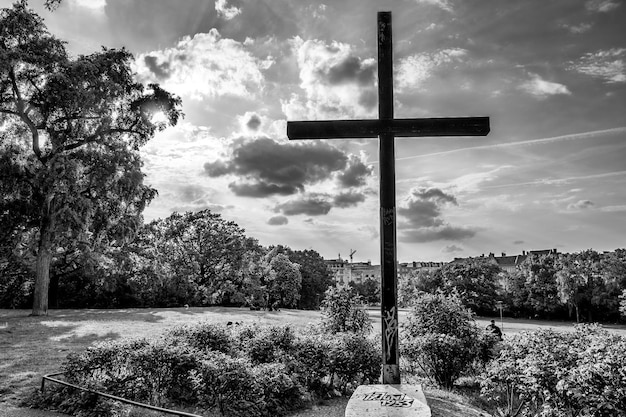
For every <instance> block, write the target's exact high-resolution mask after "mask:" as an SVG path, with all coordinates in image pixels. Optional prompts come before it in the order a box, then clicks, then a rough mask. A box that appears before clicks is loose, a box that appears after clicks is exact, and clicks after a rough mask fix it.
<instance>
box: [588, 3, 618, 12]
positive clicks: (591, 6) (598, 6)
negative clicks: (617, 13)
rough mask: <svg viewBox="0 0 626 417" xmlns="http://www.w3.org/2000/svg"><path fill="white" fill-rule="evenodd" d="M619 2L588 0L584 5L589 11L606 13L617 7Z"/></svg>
mask: <svg viewBox="0 0 626 417" xmlns="http://www.w3.org/2000/svg"><path fill="white" fill-rule="evenodd" d="M619 5H620V4H619V3H618V2H615V1H613V0H589V1H588V2H586V3H585V7H586V8H587V10H589V11H590V12H598V13H608V12H610V11H611V10H614V9H617V8H618V7H619Z"/></svg>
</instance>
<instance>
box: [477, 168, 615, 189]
mask: <svg viewBox="0 0 626 417" xmlns="http://www.w3.org/2000/svg"><path fill="white" fill-rule="evenodd" d="M619 175H626V171H615V172H606V173H604V174H594V175H584V176H581V177H567V178H554V179H547V180H537V181H529V182H518V183H514V184H501V185H486V186H483V187H482V188H505V187H519V186H523V185H550V184H559V183H564V182H568V181H576V180H590V179H596V178H607V177H616V176H619Z"/></svg>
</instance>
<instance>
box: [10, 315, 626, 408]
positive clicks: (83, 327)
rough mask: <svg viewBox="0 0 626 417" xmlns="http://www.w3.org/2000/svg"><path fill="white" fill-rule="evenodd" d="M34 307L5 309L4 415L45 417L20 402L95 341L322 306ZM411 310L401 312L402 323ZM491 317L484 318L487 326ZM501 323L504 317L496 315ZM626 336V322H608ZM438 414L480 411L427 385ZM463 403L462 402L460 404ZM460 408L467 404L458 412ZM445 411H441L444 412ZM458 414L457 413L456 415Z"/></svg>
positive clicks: (273, 320) (300, 322) (306, 319)
mask: <svg viewBox="0 0 626 417" xmlns="http://www.w3.org/2000/svg"><path fill="white" fill-rule="evenodd" d="M368 312H369V314H370V316H371V317H372V321H373V325H374V331H376V332H378V333H380V319H379V318H378V317H379V316H380V310H378V309H375V308H372V309H369V310H368ZM29 313H30V311H28V310H0V417H4V416H5V415H6V416H14V415H15V416H20V417H43V416H52V415H55V414H53V413H48V412H39V411H35V410H26V409H18V408H17V407H19V405H20V401H21V400H22V399H23V398H24V397H26V396H27V395H28V394H29V393H30V392H32V391H33V390H34V389H37V387H39V386H40V384H41V376H42V375H44V374H48V373H53V372H56V371H58V370H59V368H60V364H61V363H62V362H63V360H64V359H65V357H66V356H67V354H68V353H70V352H75V351H81V350H83V349H85V348H86V347H87V346H89V345H90V344H92V343H93V342H97V341H103V340H117V339H121V338H128V337H130V338H140V337H154V336H157V335H159V334H161V333H163V332H164V331H165V330H167V329H169V328H171V327H173V326H176V325H181V324H186V323H196V322H200V321H209V322H214V323H223V324H226V323H227V322H229V321H232V322H245V323H248V324H255V323H258V324H290V325H292V326H294V327H297V328H302V327H305V326H306V325H307V324H308V323H314V322H317V321H318V319H319V317H320V312H319V311H299V310H281V311H278V312H276V311H272V312H268V311H250V310H249V309H245V308H226V307H210V308H189V309H185V308H159V309H122V310H50V311H49V315H48V316H47V317H30V316H28V314H29ZM407 314H408V311H407V310H401V311H400V322H402V319H403V318H405V317H406V315H407ZM489 320H490V318H484V317H481V318H478V320H477V322H478V325H479V326H483V327H486V326H487V324H488V323H489ZM496 322H497V323H498V325H500V320H499V318H498V319H496ZM542 327H544V328H553V329H555V330H571V329H572V324H571V323H562V322H545V321H531V320H516V319H505V321H504V333H505V334H511V333H514V332H519V331H522V330H536V329H538V328H542ZM606 327H607V328H609V329H610V330H612V331H615V332H619V333H621V334H623V335H625V336H626V326H606ZM426 394H427V397H428V398H429V400H430V401H431V402H430V404H431V405H432V406H433V415H434V416H437V415H446V416H455V415H458V416H461V415H470V416H471V415H479V414H474V411H475V410H471V409H470V408H471V407H470V408H468V407H467V406H466V405H463V404H462V401H463V400H462V398H460V397H455V396H454V395H451V394H447V393H445V392H443V393H442V392H440V391H438V390H432V391H429V390H427V392H426ZM346 401H347V399H336V400H332V401H328V402H327V403H325V404H324V405H322V406H316V407H313V408H312V409H310V410H305V411H302V412H300V413H298V414H296V416H298V417H322V416H343V410H344V408H345V403H346ZM459 402H460V403H461V404H459ZM455 407H457V408H458V407H465V408H462V409H461V410H460V411H458V410H457V411H455ZM438 410H439V411H438ZM455 413H456V414H455Z"/></svg>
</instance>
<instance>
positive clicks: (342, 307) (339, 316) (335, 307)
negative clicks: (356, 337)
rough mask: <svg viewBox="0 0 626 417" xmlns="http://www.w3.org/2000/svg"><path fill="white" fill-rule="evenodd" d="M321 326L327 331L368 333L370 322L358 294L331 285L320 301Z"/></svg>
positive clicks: (370, 327) (370, 328) (370, 326)
mask: <svg viewBox="0 0 626 417" xmlns="http://www.w3.org/2000/svg"><path fill="white" fill-rule="evenodd" d="M322 328H323V329H324V331H325V332H327V333H340V332H355V333H364V334H368V333H369V332H370V331H371V330H372V323H371V321H370V318H369V315H368V314H367V311H365V308H364V307H363V301H362V300H361V297H360V296H358V295H356V294H354V293H353V292H352V291H350V290H349V289H347V288H334V287H331V288H329V289H328V290H326V294H325V297H324V301H323V302H322Z"/></svg>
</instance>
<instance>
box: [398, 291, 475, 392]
mask: <svg viewBox="0 0 626 417" xmlns="http://www.w3.org/2000/svg"><path fill="white" fill-rule="evenodd" d="M402 335H403V342H402V344H401V347H402V355H403V356H405V357H406V358H407V359H408V360H409V362H411V363H412V364H414V365H415V366H417V367H418V368H419V369H421V370H422V372H423V373H424V374H425V375H426V376H427V377H429V378H430V379H431V380H432V381H433V382H435V383H436V384H438V385H440V386H443V387H446V388H452V385H453V384H454V381H455V380H456V379H457V378H458V377H459V376H460V375H461V374H462V373H463V372H464V371H465V370H466V369H467V368H468V367H469V366H470V365H471V364H472V362H473V361H474V360H475V359H477V358H478V357H479V353H480V345H481V332H480V330H479V329H478V327H477V326H476V323H475V322H474V318H473V316H472V313H471V311H470V310H468V309H467V308H466V307H464V306H463V305H462V303H461V300H460V298H459V297H458V295H456V294H451V295H445V294H444V293H443V292H437V293H435V294H428V293H421V294H420V296H419V297H418V298H417V299H416V301H415V302H414V303H413V305H412V308H411V312H410V314H409V316H408V318H407V320H406V322H405V324H404V326H403V328H402Z"/></svg>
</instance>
